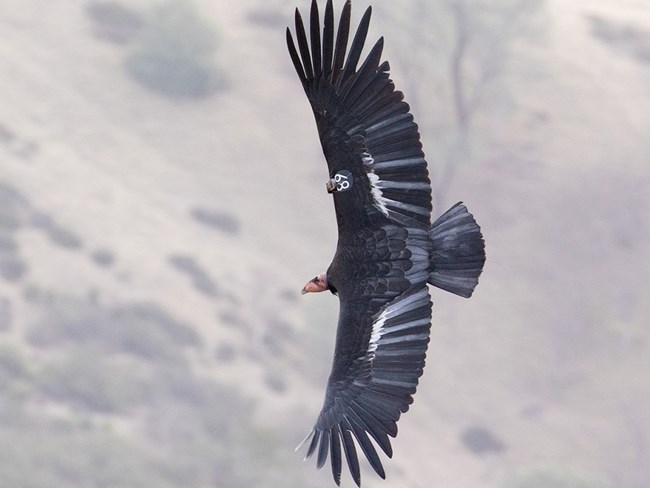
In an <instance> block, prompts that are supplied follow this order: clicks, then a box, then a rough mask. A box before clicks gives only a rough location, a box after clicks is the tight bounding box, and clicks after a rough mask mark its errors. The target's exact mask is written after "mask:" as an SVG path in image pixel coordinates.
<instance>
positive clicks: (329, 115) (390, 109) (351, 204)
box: [287, 0, 431, 232]
mask: <svg viewBox="0 0 650 488" xmlns="http://www.w3.org/2000/svg"><path fill="white" fill-rule="evenodd" d="M350 13H351V5H350V1H349V0H348V1H347V2H346V3H345V6H344V7H343V11H342V13H341V19H340V21H339V26H338V33H337V35H336V39H335V36H334V13H333V8H332V2H331V0H328V2H327V6H326V9H325V18H324V28H323V35H322V37H321V32H320V18H319V12H318V6H317V4H316V0H313V1H312V5H311V15H310V41H308V40H307V34H306V32H305V27H304V25H303V21H302V18H301V16H300V13H299V12H298V10H297V9H296V19H295V21H296V38H297V44H298V47H297V48H296V45H295V44H294V41H293V37H292V35H291V32H290V30H289V29H288V28H287V45H288V47H289V53H290V55H291V59H292V61H293V64H294V66H295V68H296V71H297V73H298V76H299V77H300V81H301V82H302V85H303V87H304V89H305V93H306V94H307V97H308V99H309V102H310V104H311V107H312V109H313V112H314V116H315V118H316V124H317V127H318V133H319V136H320V140H321V144H322V146H323V152H324V154H325V158H326V159H327V165H328V169H329V176H330V178H334V179H335V180H336V181H337V183H338V187H337V188H338V191H335V192H334V204H335V208H336V214H337V221H338V226H339V232H341V231H345V230H348V229H350V228H358V227H359V226H364V225H376V223H377V222H378V221H381V220H382V219H389V220H392V221H395V222H398V223H400V224H402V225H406V226H409V227H416V226H427V227H428V225H429V224H430V215H431V183H430V181H429V175H428V171H427V163H426V161H425V159H424V153H423V152H422V145H421V143H420V134H419V133H418V127H417V125H416V124H415V123H414V122H413V116H412V115H411V114H410V113H409V106H408V104H407V103H406V102H404V100H403V98H404V97H403V95H402V93H401V92H399V91H396V90H395V86H394V84H393V82H392V81H391V80H390V79H389V77H388V70H389V65H388V62H383V63H381V64H380V58H381V52H382V48H383V42H384V41H383V38H380V39H379V40H378V41H377V43H376V44H375V45H374V47H373V48H372V49H371V50H370V52H369V54H368V56H367V57H366V59H365V61H364V62H363V63H362V64H361V67H359V68H357V65H358V63H359V60H360V58H361V52H362V50H363V46H364V43H365V39H366V35H367V33H368V24H369V22H370V15H371V8H370V7H368V9H367V10H366V12H365V14H364V15H363V18H362V19H361V22H360V24H359V27H358V30H357V32H356V34H355V36H354V39H353V41H352V44H351V46H350V50H349V52H348V53H347V57H346V50H347V45H348V38H349V33H350Z"/></svg>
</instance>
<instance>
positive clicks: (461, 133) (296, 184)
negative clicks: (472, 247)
mask: <svg viewBox="0 0 650 488" xmlns="http://www.w3.org/2000/svg"><path fill="white" fill-rule="evenodd" d="M321 4H322V5H321V6H322V7H323V6H324V2H321ZM367 5H368V3H367V2H366V0H354V1H353V21H354V23H355V25H356V22H358V20H359V18H360V16H361V14H362V12H363V10H365V8H366V7H367ZM341 6H342V1H336V2H335V9H336V12H337V15H338V12H340V8H341ZM295 7H299V8H300V9H301V11H302V12H303V13H306V12H307V11H308V8H309V2H307V1H306V0H304V1H302V0H301V1H298V2H297V0H291V1H289V0H241V1H237V2H233V1H225V0H194V1H192V2H188V1H181V0H178V1H159V0H137V1H130V2H126V1H124V2H121V3H120V2H112V1H109V2H106V1H91V0H87V1H82V0H75V1H61V0H57V1H42V0H23V1H20V2H18V1H7V2H2V3H1V4H0V32H1V33H2V42H0V100H1V107H0V445H2V446H3V448H2V449H0V486H3V487H5V486H6V487H16V488H18V487H20V488H29V487H44V486H47V487H151V486H156V487H163V488H164V487H192V488H193V487H197V488H199V487H215V488H243V487H246V488H248V487H263V488H267V487H271V488H273V487H278V488H280V487H282V488H285V487H296V488H297V487H307V488H309V487H313V488H316V487H328V486H333V481H332V479H331V475H330V473H329V467H328V466H326V467H325V468H323V469H322V470H321V471H316V469H315V467H314V464H315V462H314V461H313V460H310V461H308V462H305V463H303V462H301V459H302V456H303V455H304V454H303V453H294V451H293V449H294V447H295V446H296V445H297V444H298V443H299V442H300V441H301V440H302V438H303V437H304V435H306V434H307V432H308V431H309V429H310V428H311V426H312V423H313V422H314V421H315V419H316V416H317V414H318V411H319V409H320V406H321V402H322V398H323V393H324V385H325V382H326V380H327V375H328V372H329V367H330V361H331V355H332V347H333V341H334V335H335V330H336V319H337V306H338V301H337V299H336V298H335V297H333V296H331V295H329V294H327V295H326V294H322V296H321V295H316V296H306V297H301V296H300V289H301V287H302V285H303V284H304V283H305V282H306V281H307V280H308V279H310V278H312V277H313V276H314V275H316V274H317V273H319V272H321V271H324V270H325V269H326V267H327V266H328V264H329V262H330V260H331V258H332V254H333V250H334V247H335V244H336V237H337V236H336V227H335V221H334V212H333V207H332V203H331V197H330V196H329V195H327V193H326V191H325V180H326V177H327V175H326V169H325V168H326V166H325V163H324V160H323V157H322V152H321V149H320V145H319V141H318V138H317V134H316V129H315V124H314V122H313V117H312V115H311V113H310V109H309V106H308V103H307V101H306V99H305V96H304V93H303V92H302V88H301V87H300V84H299V82H298V79H297V77H296V75H295V73H294V72H293V68H292V66H291V63H290V60H289V57H288V54H287V52H286V46H285V39H284V29H285V27H286V26H287V25H291V24H292V20H293V9H294V8H295ZM373 8H374V11H373V20H372V22H371V30H370V34H369V38H370V40H371V41H374V40H375V39H376V38H378V37H379V36H380V35H383V36H384V37H385V42H386V48H385V54H384V57H385V59H388V60H389V61H390V62H391V67H392V71H391V76H392V78H393V79H394V80H395V82H396V84H397V86H398V88H399V89H401V90H403V91H404V92H405V96H406V100H407V101H409V103H410V104H411V106H412V112H413V114H414V116H415V118H416V121H417V122H418V123H419V125H420V128H421V133H422V139H423V143H424V149H425V152H426V154H427V159H428V161H429V166H430V172H431V177H432V182H433V188H434V192H435V197H434V198H435V204H436V208H435V209H434V213H435V214H436V215H438V214H440V213H442V212H443V211H444V210H445V209H446V208H447V207H449V206H450V205H452V204H453V203H455V202H456V201H459V200H462V201H464V202H465V204H466V205H467V206H468V207H469V209H470V210H471V211H472V212H473V213H474V215H475V217H476V219H477V220H478V222H479V223H480V224H481V226H482V229H483V232H484V235H485V239H486V246H487V254H488V260H487V263H486V267H485V270H484V273H483V276H482V277H481V281H480V284H479V286H478V288H477V291H476V293H475V295H474V297H472V298H471V299H470V300H464V299H461V298H457V297H454V296H450V295H448V294H446V293H444V292H442V291H440V290H433V291H432V294H433V300H434V318H433V324H432V332H431V344H430V349H429V353H428V357H427V367H426V369H425V373H424V376H423V378H422V380H421V382H420V386H419V389H418V392H417V394H416V396H415V402H414V404H413V406H412V408H411V410H410V411H409V412H408V413H407V414H405V415H404V416H403V417H402V419H401V420H400V423H399V429H400V432H399V435H398V436H397V438H396V439H395V441H394V452H395V454H394V457H393V459H391V460H388V459H386V461H385V467H386V471H387V476H388V479H387V481H382V480H380V479H379V478H377V477H376V476H375V474H374V473H373V472H372V470H371V469H370V468H369V467H368V466H367V464H365V465H364V468H363V473H362V483H363V486H366V487H368V488H377V487H382V486H383V487H388V486H390V487H393V488H401V487H404V488H430V487H453V488H475V487H488V488H551V487H553V488H557V487H560V488H642V487H647V486H650V468H649V467H648V459H650V329H649V326H650V298H649V297H650V279H649V276H650V6H649V5H648V3H647V1H645V0H600V1H588V0H572V1H564V0H493V1H487V0H485V1H478V0H433V1H426V0H409V1H404V2H391V1H388V0H376V1H375V2H374V4H373ZM169 59H172V60H173V62H174V63H178V64H173V65H172V66H173V69H169V68H165V66H168V65H164V66H162V67H161V63H162V61H161V60H167V61H169ZM167 61H166V62H167ZM163 64H164V63H163ZM179 66H181V67H182V69H186V68H187V70H188V71H187V72H188V73H189V74H188V75H187V76H186V78H183V79H180V80H179V79H177V78H174V76H176V77H177V76H178V73H179V72H180V71H181V68H179ZM165 69H167V71H165ZM183 72H185V71H183ZM170 77H171V78H170ZM170 87H171V88H170ZM342 484H343V486H353V482H352V480H351V478H350V477H349V476H348V475H347V474H344V475H343V481H342Z"/></svg>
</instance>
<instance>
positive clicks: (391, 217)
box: [287, 0, 485, 485]
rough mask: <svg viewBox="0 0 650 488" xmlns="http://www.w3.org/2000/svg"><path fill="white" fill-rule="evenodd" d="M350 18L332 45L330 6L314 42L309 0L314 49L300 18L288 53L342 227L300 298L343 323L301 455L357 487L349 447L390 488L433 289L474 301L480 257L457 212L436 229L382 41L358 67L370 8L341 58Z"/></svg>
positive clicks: (474, 228) (414, 132)
mask: <svg viewBox="0 0 650 488" xmlns="http://www.w3.org/2000/svg"><path fill="white" fill-rule="evenodd" d="M350 13H351V5H350V1H349V0H348V1H347V2H346V3H345V5H344V7H343V11H342V13H341V17H340V20H339V23H338V29H337V32H336V36H335V29H334V12H333V7H332V2H331V0H330V1H328V2H327V6H326V8H325V15H324V27H323V29H322V36H321V23H320V17H319V11H318V6H317V3H316V0H314V1H313V2H312V5H311V14H310V26H309V38H308V37H307V33H306V30H305V26H304V24H303V21H302V18H301V16H300V13H299V12H298V10H296V14H295V32H296V39H297V45H296V43H294V40H293V37H292V35H291V31H290V29H288V28H287V45H288V48H289V53H290V55H291V60H292V62H293V65H294V67H295V69H296V72H297V73H298V77H299V78H300V81H301V83H302V86H303V88H304V90H305V93H306V94H307V99H308V100H309V103H310V104H311V107H312V109H313V112H314V117H315V118H316V127H317V129H318V135H319V137H320V141H321V144H322V147H323V153H324V155H325V159H326V160H327V168H328V173H329V178H328V180H327V183H326V189H327V191H328V192H329V193H331V194H332V197H333V200H334V209H335V213H336V220H337V224H338V244H337V248H336V253H335V255H334V259H333V260H332V263H331V264H330V266H329V268H328V269H327V271H326V272H325V273H323V274H321V275H319V276H317V277H315V278H314V279H312V280H311V281H310V282H308V283H307V284H306V285H305V287H304V288H303V293H308V292H317V291H324V290H330V291H331V292H332V293H334V294H337V295H338V297H339V301H340V313H339V321H338V329H337V335H336V344H335V351H334V362H333V366H332V372H331V374H330V377H329V380H328V383H327V390H326V393H325V401H324V404H323V408H322V411H321V412H320V415H319V416H318V419H317V421H316V424H315V426H314V428H313V429H312V431H311V432H310V433H309V434H308V435H307V437H306V438H305V440H304V441H303V442H302V443H301V446H302V445H304V444H307V445H308V448H307V455H306V458H308V457H310V456H312V455H313V454H314V453H315V454H316V457H317V466H318V467H319V468H320V467H322V466H323V465H324V464H325V462H326V461H327V458H328V456H329V458H330V459H331V466H332V474H333V476H334V480H335V482H336V483H337V484H339V483H340V479H341V465H342V459H343V457H345V458H346V460H347V465H348V467H349V469H350V472H351V474H352V478H353V479H354V481H355V483H356V484H357V485H360V483H361V475H360V469H359V458H358V455H357V447H356V446H357V445H358V446H359V447H360V448H361V451H362V452H363V454H364V455H365V456H366V457H367V459H368V461H369V462H370V465H371V466H372V467H373V468H374V470H375V471H376V472H377V474H378V475H379V476H381V477H382V478H385V473H384V468H383V466H382V463H381V460H380V458H379V455H378V454H377V450H376V448H375V445H376V446H379V448H380V449H381V450H382V451H383V452H384V453H385V454H386V455H387V456H388V457H392V454H393V452H392V447H391V443H390V439H389V437H395V436H396V435H397V424H396V422H397V421H398V419H399V418H400V415H401V414H402V413H404V412H406V411H407V410H408V408H409V405H410V404H411V403H412V402H413V394H414V393H415V390H416V388H417V385H418V379H419V378H420V376H421V375H422V370H423V368H424V363H425V356H426V351H427V345H428V342H429V331H430V327H431V299H430V296H429V289H428V285H433V286H436V287H438V288H442V289H443V290H446V291H449V292H451V293H455V294H456V295H460V296H462V297H470V296H471V295H472V292H473V291H474V288H475V287H476V285H477V283H478V277H479V275H480V274H481V271H482V269H483V264H484V263H485V251H484V249H485V246H484V242H483V236H482V235H481V230H480V227H479V226H478V225H477V224H476V222H475V220H474V218H473V217H472V215H471V214H470V213H469V212H468V211H467V209H466V208H465V206H464V205H462V203H457V204H456V205H454V206H453V207H452V208H451V209H449V210H448V211H447V212H445V213H444V214H443V215H442V216H440V217H439V218H438V219H437V220H435V222H433V223H431V210H432V209H431V183H430V180H429V173H428V170H427V163H426V161H425V159H424V153H423V152H422V144H421V143H420V134H419V132H418V127H417V125H416V124H415V122H413V116H412V115H411V114H410V113H409V106H408V104H407V103H406V102H405V101H404V99H403V98H404V97H403V95H402V93H401V92H399V91H397V90H396V89H395V86H394V84H393V82H392V81H391V80H390V78H389V76H388V71H389V65H388V62H386V61H384V62H382V61H381V53H382V47H383V44H384V41H383V38H380V39H379V40H378V41H377V42H376V43H375V45H374V46H373V47H372V49H370V51H369V53H368V55H367V57H366V58H365V60H363V62H362V63H361V66H359V62H360V58H361V53H362V50H363V46H364V43H365V39H366V35H367V33H368V25H369V22H370V14H371V8H370V7H369V8H368V9H367V10H366V12H365V14H364V15H363V17H362V19H361V22H360V24H359V27H358V29H357V32H356V34H355V36H354V39H353V40H352V42H351V44H350V47H349V50H348V39H349V34H350ZM371 438H372V440H373V441H374V443H373V441H371ZM355 441H356V443H355ZM299 447H300V446H299Z"/></svg>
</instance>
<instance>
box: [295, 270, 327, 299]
mask: <svg viewBox="0 0 650 488" xmlns="http://www.w3.org/2000/svg"><path fill="white" fill-rule="evenodd" d="M329 289H330V286H329V283H328V282H327V273H321V274H319V275H318V276H316V277H315V278H313V279H311V280H309V281H308V282H307V284H306V285H305V286H304V287H303V289H302V294H303V295H304V294H305V293H316V292H319V291H325V290H329Z"/></svg>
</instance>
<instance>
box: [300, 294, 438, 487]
mask: <svg viewBox="0 0 650 488" xmlns="http://www.w3.org/2000/svg"><path fill="white" fill-rule="evenodd" d="M368 307H369V302H368V301H367V300H366V299H364V298H363V297H360V298H357V299H353V300H350V301H343V300H341V312H340V316H339V329H338V330H339V335H338V336H337V340H336V354H335V358H334V367H333V369H332V374H331V376H330V379H329V382H328V385H327V392H326V395H325V402H324V405H323V409H322V411H321V413H320V415H319V417H318V420H317V421H316V425H315V426H314V428H313V429H312V431H311V432H310V433H309V435H308V436H307V438H306V439H305V440H304V441H303V443H302V444H301V446H302V445H303V444H305V443H307V442H309V448H308V450H307V456H306V458H307V457H310V456H312V455H313V454H314V453H317V466H318V467H319V468H320V467H322V466H323V465H324V464H325V461H326V460H327V457H328V455H329V456H330V458H331V463H332V474H333V476H334V480H335V481H336V483H337V484H339V483H340V479H341V465H342V458H343V455H342V452H343V453H345V458H346V459H347V464H348V467H349V469H350V472H351V474H352V477H353V479H354V481H355V482H356V484H357V485H360V483H361V474H360V470H359V460H358V456H357V451H356V447H355V443H354V441H353V439H356V442H357V443H358V445H359V446H360V447H361V450H362V452H363V453H364V454H365V456H366V457H367V458H368V461H369V462H370V465H371V466H372V467H373V468H374V470H375V471H376V472H377V474H378V475H379V476H381V477H382V478H385V474H384V469H383V467H382V464H381V461H380V459H379V456H378V454H377V451H376V449H375V446H374V445H373V443H372V442H371V441H370V437H371V438H372V439H373V440H374V441H375V443H376V444H377V445H378V446H379V447H380V448H381V449H382V450H383V451H384V453H385V454H386V455H387V456H388V457H392V448H391V444H390V440H389V436H391V437H395V436H396V435H397V424H396V422H397V420H398V419H399V417H400V415H401V414H402V413H403V412H406V411H407V410H408V408H409V405H410V404H411V403H412V402H413V397H412V395H413V394H414V393H415V390H416V387H417V384H418V378H419V377H420V376H421V375H422V370H423V368H424V362H425V356H426V350H427V345H428V342H429V329H430V324H431V300H430V298H429V292H428V288H427V287H426V286H425V285H421V286H414V287H412V288H410V289H409V290H407V291H406V292H404V293H402V294H401V295H399V296H398V297H396V298H395V299H394V300H392V301H390V302H388V303H387V304H386V305H385V306H383V307H382V308H381V309H380V310H379V311H378V312H377V313H375V314H374V315H370V314H369V312H368ZM350 328H354V330H356V331H358V332H359V334H361V337H349V335H347V334H346V335H342V334H341V333H340V332H341V331H347V330H350ZM369 436H370V437H369ZM299 447H300V446H299Z"/></svg>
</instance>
